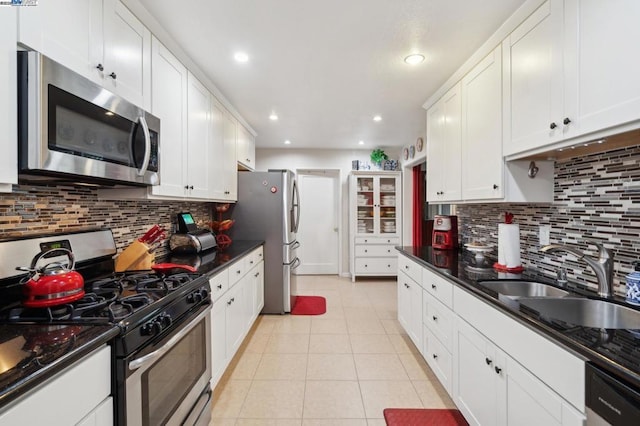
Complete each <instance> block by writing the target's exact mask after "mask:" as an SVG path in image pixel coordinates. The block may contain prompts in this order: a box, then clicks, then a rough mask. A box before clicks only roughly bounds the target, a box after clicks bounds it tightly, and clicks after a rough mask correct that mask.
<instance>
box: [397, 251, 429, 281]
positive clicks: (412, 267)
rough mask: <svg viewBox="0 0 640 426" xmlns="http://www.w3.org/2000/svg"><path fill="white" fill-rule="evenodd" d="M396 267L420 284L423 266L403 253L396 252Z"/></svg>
mask: <svg viewBox="0 0 640 426" xmlns="http://www.w3.org/2000/svg"><path fill="white" fill-rule="evenodd" d="M398 269H399V270H401V271H402V272H404V273H405V274H407V275H409V277H411V279H412V280H414V281H415V282H417V283H421V284H422V270H423V269H424V268H423V267H422V266H420V265H418V264H417V263H416V262H414V261H413V260H411V259H409V258H408V257H407V256H405V255H404V254H398Z"/></svg>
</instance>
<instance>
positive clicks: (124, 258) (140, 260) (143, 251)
mask: <svg viewBox="0 0 640 426" xmlns="http://www.w3.org/2000/svg"><path fill="white" fill-rule="evenodd" d="M154 262H155V255H154V254H153V253H149V246H147V245H146V244H144V243H141V242H140V241H138V240H135V241H134V242H132V243H131V244H129V246H128V247H127V248H126V249H124V251H123V252H122V253H120V254H119V255H118V257H116V264H115V268H116V272H124V271H143V270H149V269H151V265H153V263H154Z"/></svg>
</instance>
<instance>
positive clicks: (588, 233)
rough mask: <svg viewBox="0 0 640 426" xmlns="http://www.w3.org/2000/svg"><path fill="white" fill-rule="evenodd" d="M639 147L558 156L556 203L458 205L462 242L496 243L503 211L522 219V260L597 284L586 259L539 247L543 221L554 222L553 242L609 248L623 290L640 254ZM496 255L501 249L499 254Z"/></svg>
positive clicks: (594, 251) (586, 248)
mask: <svg viewBox="0 0 640 426" xmlns="http://www.w3.org/2000/svg"><path fill="white" fill-rule="evenodd" d="M639 164H640V146H635V147H628V148H624V149H616V150H612V151H608V152H604V153H599V154H593V155H588V156H583V157H580V158H575V159H571V160H564V161H556V164H555V185H554V201H553V203H552V204H498V203H495V204H481V205H476V204H473V205H458V206H456V208H457V215H458V222H459V224H460V233H461V235H462V237H461V238H462V241H463V242H467V241H471V240H477V241H483V242H488V243H490V244H493V245H494V246H495V247H497V242H498V241H497V238H498V223H499V222H500V221H501V220H502V219H501V218H502V215H503V214H504V212H505V211H509V212H512V213H513V214H514V215H515V220H514V223H518V224H520V240H521V241H520V249H521V257H522V262H523V265H525V266H529V267H537V268H538V269H540V270H541V271H542V272H543V273H545V275H549V276H550V277H554V278H555V276H556V270H557V269H558V267H560V266H562V267H565V268H566V269H567V276H568V279H569V281H574V282H578V283H580V284H584V285H587V286H589V287H590V288H593V289H594V290H595V289H596V278H595V274H594V273H593V271H592V270H591V268H590V267H588V266H587V265H586V264H585V263H584V262H583V261H580V260H577V259H576V257H575V256H573V255H570V254H564V253H554V254H545V253H541V252H540V251H539V248H540V245H539V240H538V227H539V225H549V226H550V227H551V243H560V244H569V245H572V246H576V247H577V248H579V249H581V250H583V251H584V252H585V253H587V254H588V255H590V256H597V248H596V247H595V246H594V245H593V244H589V243H588V242H587V241H586V239H592V240H597V241H599V242H601V243H604V246H605V247H607V248H608V249H611V250H612V251H613V253H614V260H615V266H614V270H615V276H614V285H615V291H616V293H617V294H619V295H625V292H626V286H625V275H627V274H628V273H630V272H631V270H632V266H631V262H632V261H634V260H637V259H640V167H639ZM493 254H494V255H495V256H497V248H496V250H495V253H493Z"/></svg>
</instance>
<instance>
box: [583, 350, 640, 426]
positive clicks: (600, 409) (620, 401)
mask: <svg viewBox="0 0 640 426" xmlns="http://www.w3.org/2000/svg"><path fill="white" fill-rule="evenodd" d="M586 373H587V376H586V395H585V405H586V407H587V425H588V426H600V425H614V426H618V425H620V426H626V425H633V426H636V425H638V424H639V422H640V389H638V388H636V387H631V386H630V385H628V384H625V383H623V382H621V381H620V380H619V379H617V378H616V377H614V376H612V375H611V374H609V373H607V372H605V371H604V370H602V369H600V368H598V367H596V366H595V365H593V364H591V363H587V367H586Z"/></svg>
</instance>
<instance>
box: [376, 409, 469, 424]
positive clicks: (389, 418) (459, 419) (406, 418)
mask: <svg viewBox="0 0 640 426" xmlns="http://www.w3.org/2000/svg"><path fill="white" fill-rule="evenodd" d="M383 414H384V420H385V421H386V422H387V426H427V425H434V426H458V425H460V426H468V425H469V423H467V421H466V420H465V419H464V417H463V416H462V414H461V413H460V411H458V410H448V409H444V408H443V409H440V408H385V409H384V411H383Z"/></svg>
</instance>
